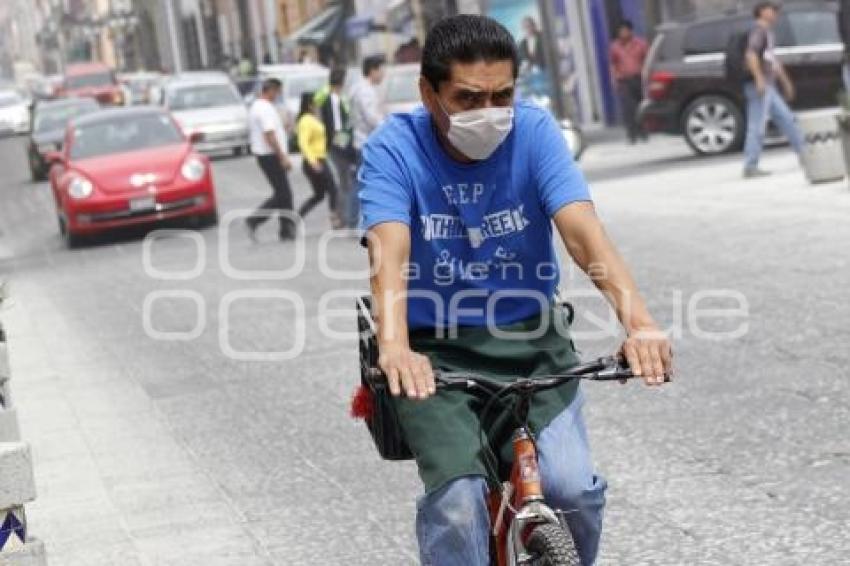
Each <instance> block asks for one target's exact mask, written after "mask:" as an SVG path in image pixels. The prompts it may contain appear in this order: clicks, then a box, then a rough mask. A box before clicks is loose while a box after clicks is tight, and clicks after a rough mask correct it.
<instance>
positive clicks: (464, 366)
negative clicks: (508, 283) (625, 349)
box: [394, 307, 578, 493]
mask: <svg viewBox="0 0 850 566" xmlns="http://www.w3.org/2000/svg"><path fill="white" fill-rule="evenodd" d="M550 314H551V316H549V317H548V321H542V320H541V319H543V318H544V317H542V316H541V315H536V316H534V317H531V318H528V319H525V320H522V321H519V322H516V323H513V324H510V325H506V326H500V327H499V328H500V330H503V331H506V332H529V331H533V330H536V329H539V328H540V325H541V322H545V324H546V329H545V332H544V333H543V334H542V336H541V337H539V338H536V339H531V340H513V339H504V338H497V337H495V336H493V335H492V334H491V333H490V332H489V331H488V329H487V328H484V327H461V328H459V329H458V331H457V337H456V338H455V337H453V338H436V337H435V335H434V334H435V333H434V331H433V330H422V331H414V332H412V333H411V336H410V345H411V349H412V350H413V351H415V352H419V353H421V354H425V355H427V356H428V357H429V358H430V360H431V364H432V365H433V367H434V368H439V369H441V370H444V371H460V372H463V371H467V372H472V373H477V374H481V375H485V376H487V377H490V378H493V379H502V380H504V381H505V382H508V381H510V378H512V377H517V376H535V375H545V374H555V373H563V372H564V371H566V370H567V369H569V368H570V367H571V366H573V365H576V364H577V363H578V357H577V355H576V352H575V347H574V345H573V342H572V340H571V339H570V338H569V337H568V336H564V335H563V329H566V328H568V321H567V313H566V310H565V309H563V308H562V307H553V309H552V310H551V311H550ZM554 317H560V320H561V321H562V324H560V325H559V326H560V329H561V332H559V331H558V326H556V325H555V324H554V320H555V319H554ZM577 389H578V381H577V380H574V381H570V382H567V383H566V384H564V385H562V386H560V387H558V388H556V389H552V390H549V391H545V392H542V393H538V394H537V395H535V397H534V399H533V401H532V403H531V410H530V413H529V425H530V428H531V430H532V431H533V432H535V433H539V432H540V431H541V430H542V429H543V428H544V427H545V426H546V425H547V424H549V422H551V421H552V420H553V419H554V418H555V417H556V416H558V414H560V413H561V412H562V411H563V410H564V409H565V408H566V407H567V406H568V405H569V404H570V403H571V402H572V400H573V398H574V397H575V395H576V391H577ZM487 400H488V398H487V397H486V396H478V395H475V394H472V393H468V392H465V391H439V392H438V393H437V394H436V395H434V396H432V397H430V398H428V399H426V400H424V401H417V400H412V399H407V398H405V397H398V398H395V399H394V402H395V403H396V409H397V411H398V417H399V422H400V423H401V428H402V430H403V431H404V435H405V439H406V440H407V443H408V445H409V446H410V449H411V451H412V452H413V454H414V456H415V458H416V463H417V465H418V467H419V476H420V477H421V478H422V482H423V483H424V484H425V491H426V493H430V492H432V491H434V490H437V489H439V488H440V487H441V486H442V485H444V484H445V483H446V482H448V481H450V480H452V479H454V478H458V477H461V476H466V475H483V476H485V477H488V480H489V479H491V477H490V476H491V475H492V474H490V475H488V474H487V472H486V470H487V468H486V467H485V463H484V460H483V457H484V456H483V454H482V451H481V442H480V440H479V436H478V434H479V421H480V417H481V412H482V409H483V408H484V405H485V404H486V402H487ZM514 402H515V399H514V398H512V397H508V398H507V399H506V401H505V403H503V404H501V405H497V406H494V407H493V408H492V409H491V410H490V412H489V413H488V416H487V419H486V422H484V423H483V424H484V428H483V430H484V432H485V434H487V435H488V437H489V438H490V443H491V446H492V447H493V451H494V452H495V453H496V456H497V458H498V462H495V463H494V465H495V466H497V467H498V471H499V473H500V475H501V476H502V477H504V476H505V475H506V472H507V471H508V470H510V466H511V463H512V459H513V454H512V446H511V436H512V434H513V431H514V430H516V428H517V426H518V423H517V422H516V420H515V418H514V417H513V412H512V408H513V405H514ZM491 469H492V468H491ZM491 483H492V481H491Z"/></svg>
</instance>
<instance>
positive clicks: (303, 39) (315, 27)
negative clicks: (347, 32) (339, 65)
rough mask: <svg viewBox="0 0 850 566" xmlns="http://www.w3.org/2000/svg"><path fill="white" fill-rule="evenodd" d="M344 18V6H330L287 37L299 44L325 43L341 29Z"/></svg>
mask: <svg viewBox="0 0 850 566" xmlns="http://www.w3.org/2000/svg"><path fill="white" fill-rule="evenodd" d="M342 20H343V13H342V6H330V7H329V8H328V9H326V10H325V11H324V12H322V13H321V14H319V15H318V16H316V17H315V18H313V19H312V20H310V21H309V22H307V23H306V24H304V26H302V27H301V28H300V29H299V30H297V31H296V32H295V33H293V34H292V35H290V36H289V37H288V38H287V39H288V41H289V42H291V43H297V44H299V45H325V44H327V43H329V42H330V41H331V40H332V39H333V37H334V35H335V34H336V33H337V32H338V31H339V29H340V26H342V23H343V21H342Z"/></svg>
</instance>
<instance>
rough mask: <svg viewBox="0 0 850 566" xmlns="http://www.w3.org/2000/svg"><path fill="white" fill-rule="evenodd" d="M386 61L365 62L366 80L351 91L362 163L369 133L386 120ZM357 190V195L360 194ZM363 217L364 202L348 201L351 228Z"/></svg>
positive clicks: (356, 143)
mask: <svg viewBox="0 0 850 566" xmlns="http://www.w3.org/2000/svg"><path fill="white" fill-rule="evenodd" d="M385 65H386V60H385V59H384V56H383V55H371V56H369V57H366V58H365V59H364V60H363V80H361V81H359V82H358V83H357V85H355V87H354V89H353V90H352V91H351V124H352V126H353V127H354V150H355V152H356V154H357V162H358V164H359V163H360V151H361V150H362V149H363V146H364V145H365V144H366V140H367V139H368V138H369V134H371V133H372V132H374V131H375V130H376V129H377V128H378V126H380V125H381V123H382V122H383V121H384V118H386V115H387V114H386V110H385V109H384V105H383V103H382V101H381V95H380V93H379V92H378V87H379V86H380V85H381V83H382V82H383V80H384V67H385ZM356 190H357V189H356V187H355V192H356ZM359 216H360V202H359V200H358V199H357V197H356V195H355V198H351V199H349V202H348V218H347V219H346V220H347V222H348V225H349V226H351V227H356V226H357V223H358V220H357V219H358V217H359Z"/></svg>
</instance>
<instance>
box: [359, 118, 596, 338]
mask: <svg viewBox="0 0 850 566" xmlns="http://www.w3.org/2000/svg"><path fill="white" fill-rule="evenodd" d="M434 128H435V126H434V125H433V123H432V121H431V117H430V114H429V113H428V111H427V110H425V109H424V108H421V107H420V108H418V109H417V110H414V111H413V112H412V113H410V114H396V115H393V116H392V117H390V118H389V119H388V120H387V121H386V122H385V123H384V124H383V125H382V126H381V127H380V128H379V129H378V130H377V131H375V132H374V133H373V134H372V136H371V137H370V138H369V141H368V142H367V143H366V145H365V146H364V148H363V165H362V166H361V168H360V172H359V175H358V178H359V179H358V180H359V183H360V188H359V198H360V205H361V214H362V219H361V221H362V226H363V228H365V229H367V230H368V229H369V228H371V227H373V226H375V225H377V224H380V223H382V222H403V223H404V224H407V225H408V226H409V227H410V236H411V252H410V264H409V266H408V268H407V269H406V273H405V274H404V276H405V278H406V279H407V282H408V290H409V297H408V311H407V312H408V324H409V326H410V328H411V329H416V328H445V327H451V326H456V325H457V326H486V325H487V324H488V323H492V324H497V325H502V324H509V323H512V322H515V321H518V320H522V319H524V318H528V317H530V316H533V315H535V314H538V313H539V312H540V311H541V309H542V308H544V307H545V306H547V305H548V303H549V302H550V301H551V299H552V297H553V296H554V294H555V291H556V289H557V286H558V281H559V275H560V268H559V266H558V260H557V256H556V254H555V248H554V245H553V241H552V222H551V218H552V217H553V216H554V215H555V213H556V212H557V211H558V210H559V209H561V208H562V207H563V206H565V205H567V204H570V203H572V202H576V201H589V200H590V192H589V190H588V187H587V182H586V181H585V179H584V176H583V175H582V173H581V171H579V169H578V168H577V167H576V165H575V163H574V161H573V158H572V154H571V153H570V151H569V149H568V148H567V144H566V142H565V141H564V138H563V136H562V134H561V131H560V128H559V127H558V124H557V123H556V122H555V120H554V119H553V117H552V116H551V114H549V112H547V111H546V110H544V109H542V108H539V107H537V106H534V105H532V104H529V103H525V102H518V103H517V104H516V105H515V113H514V128H513V131H512V132H511V134H510V135H509V136H508V138H507V139H506V140H505V142H504V143H503V144H502V145H501V146H499V148H498V149H497V150H496V151H495V153H493V155H492V156H490V157H489V158H488V159H486V160H483V161H478V162H475V163H471V164H463V163H460V162H458V161H456V160H454V159H452V158H451V157H450V156H449V155H448V154H447V153H446V151H445V150H444V149H443V147H442V146H441V145H440V142H439V140H438V139H437V133H436V131H435V129H434Z"/></svg>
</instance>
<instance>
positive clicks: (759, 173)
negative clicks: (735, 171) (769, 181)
mask: <svg viewBox="0 0 850 566" xmlns="http://www.w3.org/2000/svg"><path fill="white" fill-rule="evenodd" d="M769 175H770V171H765V170H764V169H759V168H758V167H753V168H748V169H744V179H758V178H760V177H767V176H769Z"/></svg>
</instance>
